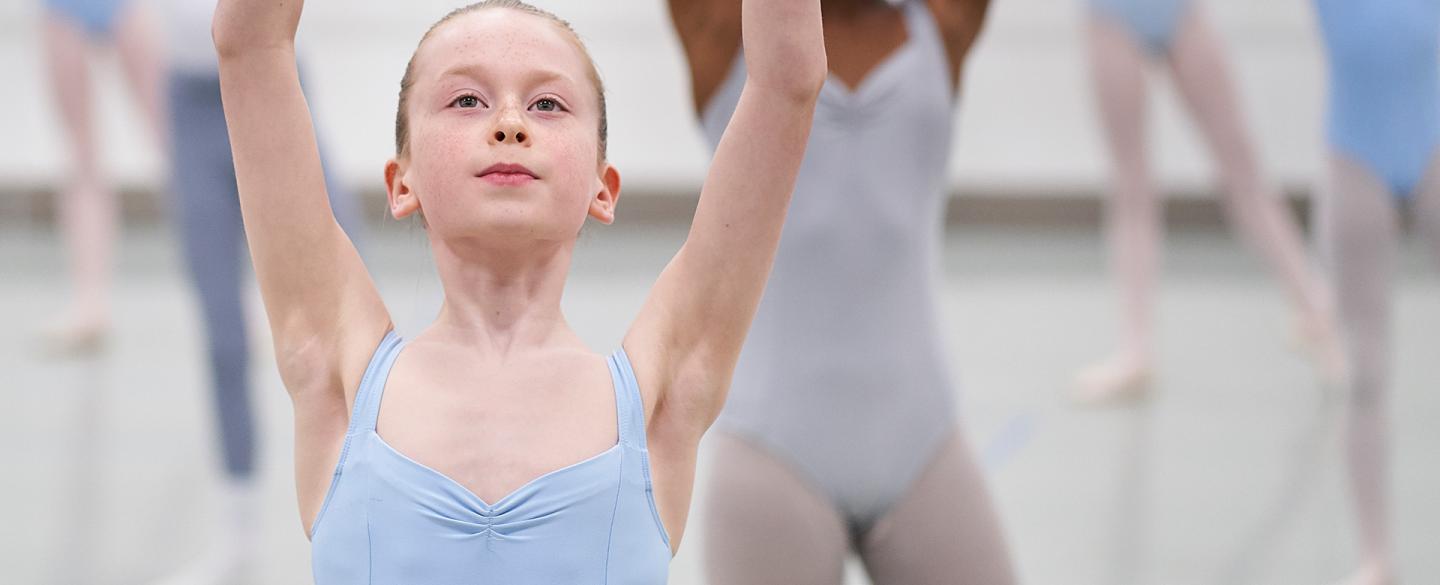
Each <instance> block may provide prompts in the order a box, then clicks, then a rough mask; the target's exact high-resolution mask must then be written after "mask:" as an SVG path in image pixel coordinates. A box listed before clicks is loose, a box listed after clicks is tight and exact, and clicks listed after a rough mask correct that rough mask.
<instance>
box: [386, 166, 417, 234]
mask: <svg viewBox="0 0 1440 585" xmlns="http://www.w3.org/2000/svg"><path fill="white" fill-rule="evenodd" d="M408 167H409V165H408V163H407V161H404V160H397V159H393V158H392V159H390V160H388V161H386V162H385V198H386V200H388V201H389V203H390V215H392V216H394V217H395V219H405V218H406V217H409V216H410V215H412V214H414V213H415V212H417V211H420V198H419V197H416V196H415V192H414V191H411V190H410V185H409V183H407V182H406V177H405V173H406V171H407V170H408Z"/></svg>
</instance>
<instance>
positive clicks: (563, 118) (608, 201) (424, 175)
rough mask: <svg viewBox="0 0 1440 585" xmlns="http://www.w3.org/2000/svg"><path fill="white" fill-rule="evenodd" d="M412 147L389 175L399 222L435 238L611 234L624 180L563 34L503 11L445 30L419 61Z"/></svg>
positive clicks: (576, 52)
mask: <svg viewBox="0 0 1440 585" xmlns="http://www.w3.org/2000/svg"><path fill="white" fill-rule="evenodd" d="M415 61H416V64H415V77H414V85H413V86H412V88H411V95H410V97H409V104H408V109H409V146H408V151H407V152H406V153H405V154H404V155H403V156H402V157H401V158H399V159H398V160H394V161H391V162H390V163H388V164H387V165H386V173H385V174H386V182H387V186H388V188H389V195H390V204H391V210H392V213H393V214H394V215H395V216H396V217H397V218H400V217H405V216H407V215H410V214H412V213H414V212H416V211H422V212H423V213H424V217H425V220H426V224H427V226H428V229H429V231H430V233H431V235H432V237H439V238H442V239H446V240H456V239H483V240H486V241H488V242H496V241H506V242H516V243H520V242H527V241H537V240H538V241H560V242H564V241H567V240H568V241H573V240H574V239H575V237H576V234H578V233H579V231H580V228H581V227H582V226H583V224H584V222H585V217H586V216H587V215H588V216H591V217H594V218H596V219H598V220H600V221H602V222H605V223H609V222H610V221H611V220H613V218H614V208H615V202H616V198H617V197H618V195H619V188H620V184H619V175H618V173H616V171H615V169H614V168H613V167H611V166H610V165H608V164H606V163H605V162H604V161H601V160H600V155H599V135H598V127H599V124H600V111H599V110H600V103H599V96H598V95H597V93H596V88H595V87H594V85H593V84H592V83H591V82H590V78H589V74H588V71H589V64H588V61H587V60H586V57H585V56H584V54H583V53H582V52H581V50H580V48H579V47H578V46H577V45H576V41H575V40H574V39H572V38H571V37H570V35H569V33H568V32H566V31H564V30H562V29H561V28H559V27H558V26H556V25H555V24H553V23H551V22H548V21H547V20H545V19H543V18H541V17H537V16H533V15H529V14H525V13H521V12H517V11H514V10H507V9H487V10H480V11H477V12H473V13H469V14H464V15H461V16H458V17H456V18H455V19H454V20H452V21H450V22H448V23H446V24H444V25H442V26H441V27H440V28H439V29H437V30H436V31H435V32H434V34H433V35H432V36H431V37H430V38H429V40H427V41H426V42H425V43H424V44H423V46H421V47H420V49H419V50H418V53H417V54H416V56H415Z"/></svg>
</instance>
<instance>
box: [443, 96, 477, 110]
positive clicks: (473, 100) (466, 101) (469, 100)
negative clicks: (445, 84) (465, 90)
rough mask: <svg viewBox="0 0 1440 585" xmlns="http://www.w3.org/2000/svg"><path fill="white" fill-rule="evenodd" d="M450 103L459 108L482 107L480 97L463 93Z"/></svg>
mask: <svg viewBox="0 0 1440 585" xmlns="http://www.w3.org/2000/svg"><path fill="white" fill-rule="evenodd" d="M450 105H452V106H455V107H457V108H478V107H480V98H477V97H475V96H473V95H462V96H460V97H458V98H455V101H453V102H450Z"/></svg>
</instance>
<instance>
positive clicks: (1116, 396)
mask: <svg viewBox="0 0 1440 585" xmlns="http://www.w3.org/2000/svg"><path fill="white" fill-rule="evenodd" d="M1150 387H1151V373H1150V367H1149V365H1148V362H1147V361H1146V360H1141V359H1134V358H1125V357H1121V356H1115V357H1111V358H1109V359H1106V360H1105V361H1102V362H1100V363H1097V364H1094V365H1091V366H1090V367H1087V368H1085V369H1084V370H1082V371H1081V372H1080V373H1079V374H1078V375H1076V377H1075V386H1074V390H1073V391H1072V392H1071V394H1070V399H1071V401H1072V402H1074V403H1076V404H1078V405H1081V406H1118V405H1122V404H1131V403H1139V402H1144V401H1146V400H1147V399H1148V398H1149V396H1150Z"/></svg>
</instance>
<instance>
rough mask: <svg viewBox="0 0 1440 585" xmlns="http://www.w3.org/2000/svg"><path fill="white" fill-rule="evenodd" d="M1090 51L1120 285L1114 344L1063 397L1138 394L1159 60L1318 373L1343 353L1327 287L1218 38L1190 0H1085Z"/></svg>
mask: <svg viewBox="0 0 1440 585" xmlns="http://www.w3.org/2000/svg"><path fill="white" fill-rule="evenodd" d="M1087 1H1088V2H1089V3H1090V10H1089V11H1090V18H1089V23H1088V34H1089V44H1090V56H1091V61H1092V67H1093V75H1094V79H1095V87H1096V90H1097V92H1098V101H1099V104H1100V119H1101V122H1102V124H1103V126H1104V134H1105V138H1106V143H1107V146H1108V148H1109V150H1110V157H1111V162H1112V165H1113V168H1112V180H1111V183H1112V184H1111V195H1110V201H1109V210H1108V216H1109V219H1108V224H1109V225H1108V231H1109V239H1110V249H1111V251H1110V255H1111V262H1112V265H1113V270H1114V272H1115V277H1116V280H1117V281H1118V283H1119V285H1120V289H1121V296H1120V299H1121V302H1122V315H1123V317H1122V321H1123V330H1122V333H1121V342H1120V347H1119V348H1118V349H1117V350H1116V351H1114V353H1112V354H1111V355H1110V356H1109V357H1107V358H1105V359H1104V360H1102V361H1101V362H1099V363H1097V364H1095V365H1092V366H1090V367H1089V368H1087V369H1085V370H1084V371H1082V372H1081V373H1080V375H1079V376H1078V379H1077V384H1076V388H1075V395H1074V398H1075V399H1076V400H1078V401H1080V402H1083V403H1103V402H1108V401H1114V400H1124V399H1132V398H1137V397H1139V396H1142V395H1143V394H1144V393H1145V391H1146V390H1148V388H1149V384H1150V378H1151V374H1152V372H1153V369H1154V354H1153V350H1154V341H1153V338H1152V334H1153V332H1154V324H1153V310H1154V286H1155V275H1156V271H1157V270H1158V268H1159V254H1160V246H1161V242H1160V236H1161V231H1162V227H1163V215H1162V214H1161V212H1160V205H1159V202H1158V201H1157V193H1156V191H1157V187H1156V184H1155V180H1154V178H1153V177H1152V176H1151V166H1150V161H1149V159H1148V157H1147V153H1146V144H1145V128H1146V120H1145V115H1146V102H1147V92H1146V88H1145V83H1146V79H1147V75H1146V69H1147V67H1148V66H1149V65H1151V64H1153V63H1154V62H1160V63H1162V64H1164V65H1165V66H1166V67H1167V68H1168V69H1169V70H1170V72H1171V73H1172V74H1173V78H1174V80H1175V84H1176V87H1177V89H1178V90H1179V92H1180V95H1181V96H1182V97H1183V98H1184V100H1185V104H1186V105H1187V106H1188V107H1189V109H1190V114H1191V115H1192V117H1193V118H1194V120H1195V122H1196V123H1197V125H1198V126H1199V128H1200V131H1201V134H1202V135H1203V137H1204V139H1205V142H1206V144H1207V145H1208V146H1209V149H1210V152H1211V154H1212V156H1213V157H1214V159H1215V161H1216V163H1217V164H1218V166H1219V170H1220V178H1221V183H1222V185H1223V187H1224V193H1225V199H1224V203H1225V209H1226V212H1227V214H1228V215H1229V218H1230V222H1231V223H1232V224H1233V225H1234V226H1236V227H1237V228H1238V229H1239V231H1240V235H1241V236H1242V237H1243V238H1244V240H1245V241H1246V242H1248V243H1249V244H1250V245H1252V246H1254V247H1255V248H1257V249H1258V250H1259V251H1260V253H1261V254H1262V255H1263V256H1264V257H1265V259H1266V260H1267V261H1268V263H1269V264H1270V266H1271V268H1272V269H1273V270H1274V271H1275V272H1276V273H1278V274H1279V275H1280V277H1281V280H1282V282H1283V283H1284V285H1285V290H1286V292H1287V293H1288V294H1289V296H1290V298H1291V301H1292V302H1293V303H1294V305H1295V308H1296V309H1297V311H1298V313H1299V329H1300V334H1301V338H1302V339H1301V340H1302V341H1303V342H1305V343H1306V344H1307V346H1308V349H1310V350H1311V352H1312V353H1313V354H1314V357H1316V359H1317V361H1318V364H1319V366H1320V369H1321V373H1322V375H1323V376H1324V377H1325V378H1326V379H1327V380H1329V381H1336V380H1338V378H1339V376H1340V370H1341V369H1342V365H1341V364H1342V363H1343V358H1342V355H1341V350H1340V344H1339V339H1338V334H1337V332H1336V325H1335V322H1334V317H1333V316H1332V309H1331V305H1332V302H1331V300H1330V298H1329V292H1328V290H1327V288H1326V286H1325V285H1324V282H1323V280H1322V279H1321V278H1319V276H1318V275H1316V274H1315V273H1314V272H1313V271H1312V269H1311V268H1310V266H1309V264H1308V262H1307V259H1306V254H1305V249H1304V245H1303V243H1302V240H1301V236H1300V230H1299V229H1298V227H1297V226H1296V223H1295V221H1294V220H1293V219H1292V218H1290V217H1288V216H1287V215H1286V210H1285V207H1284V206H1283V205H1282V204H1281V201H1280V199H1279V196H1278V195H1279V194H1278V192H1277V189H1276V188H1275V187H1274V186H1273V185H1271V184H1270V183H1269V182H1268V181H1267V180H1266V179H1265V177H1264V175H1263V172H1262V171H1261V168H1260V163H1259V161H1258V160H1257V159H1258V157H1257V156H1256V153H1255V151H1254V149H1253V147H1252V145H1251V141H1250V137H1249V136H1248V135H1247V132H1246V129H1245V123H1244V120H1243V116H1242V112H1241V111H1240V106H1239V103H1238V99H1237V96H1236V89H1235V87H1234V86H1233V84H1232V82H1231V77H1230V72H1229V70H1228V66H1227V64H1226V62H1225V58H1224V55H1223V53H1222V48H1221V45H1220V39H1219V36H1218V35H1217V33H1216V31H1215V30H1214V29H1213V28H1212V27H1211V25H1210V22H1209V19H1208V18H1206V15H1205V13H1204V11H1203V10H1202V9H1201V7H1200V5H1199V2H1198V0H1087Z"/></svg>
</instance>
